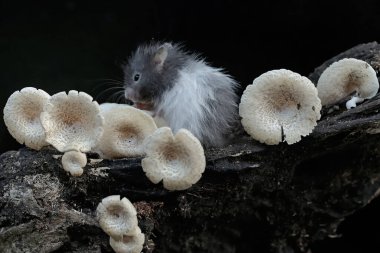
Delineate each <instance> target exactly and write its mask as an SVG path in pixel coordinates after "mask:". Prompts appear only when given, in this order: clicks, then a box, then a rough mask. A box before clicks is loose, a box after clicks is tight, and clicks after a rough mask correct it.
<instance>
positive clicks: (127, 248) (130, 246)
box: [110, 227, 145, 253]
mask: <svg viewBox="0 0 380 253" xmlns="http://www.w3.org/2000/svg"><path fill="white" fill-rule="evenodd" d="M144 241H145V236H144V234H143V233H141V229H140V228H139V227H136V229H135V232H134V233H133V235H124V236H123V239H121V240H120V241H118V240H115V239H114V238H112V237H110V245H111V247H112V249H113V250H114V251H115V252H116V253H140V252H141V251H142V249H143V246H144Z"/></svg>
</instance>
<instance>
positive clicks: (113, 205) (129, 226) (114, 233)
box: [96, 195, 137, 241]
mask: <svg viewBox="0 0 380 253" xmlns="http://www.w3.org/2000/svg"><path fill="white" fill-rule="evenodd" d="M96 216H97V219H98V221H99V225H100V227H101V228H102V229H103V231H104V232H106V233H107V234H108V235H109V236H111V237H113V238H114V240H117V241H120V240H122V238H123V236H124V235H127V236H133V235H134V234H135V233H136V231H135V228H136V227H137V213H136V209H135V207H134V206H133V205H132V203H131V202H130V201H129V200H128V199H127V198H123V199H121V200H120V195H112V196H108V197H106V198H104V199H103V200H102V202H101V203H99V205H98V207H97V209H96Z"/></svg>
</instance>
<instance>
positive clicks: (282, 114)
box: [239, 69, 321, 145]
mask: <svg viewBox="0 0 380 253" xmlns="http://www.w3.org/2000/svg"><path fill="white" fill-rule="evenodd" d="M320 110H321V101H320V100H319V98H318V94H317V89H316V88H315V87H314V85H313V83H312V82H311V81H310V80H309V79H307V78H306V77H303V76H301V75H299V74H297V73H294V72H292V71H290V70H286V69H280V70H272V71H268V72H266V73H264V74H262V75H261V76H259V77H258V78H256V79H255V80H254V81H253V83H252V84H251V85H248V86H247V88H246V89H245V91H244V93H243V95H242V98H241V102H240V105H239V114H240V116H241V117H242V124H243V127H244V129H245V130H246V131H247V133H248V134H250V135H251V136H252V138H254V139H256V140H258V141H260V142H262V143H266V144H269V145H274V144H278V143H280V142H281V141H286V142H287V143H288V144H293V143H296V142H298V141H300V140H301V136H306V135H308V134H310V133H311V132H312V130H313V129H314V127H315V126H316V125H317V120H319V119H320V117H321V114H320Z"/></svg>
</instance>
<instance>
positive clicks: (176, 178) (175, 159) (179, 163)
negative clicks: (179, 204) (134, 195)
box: [141, 127, 206, 190]
mask: <svg viewBox="0 0 380 253" xmlns="http://www.w3.org/2000/svg"><path fill="white" fill-rule="evenodd" d="M145 152H146V158H144V159H143V160H142V163H141V164H142V167H143V170H144V172H145V173H146V176H147V177H148V178H149V179H150V181H152V182H153V183H155V184H157V183H158V182H160V181H161V180H162V181H163V184H164V187H165V188H166V189H168V190H184V189H187V188H189V187H191V185H193V184H195V183H196V182H197V181H198V180H199V179H200V178H201V176H202V173H203V172H204V169H205V166H206V159H205V155H204V151H203V147H202V145H201V143H200V142H199V140H198V139H197V138H196V137H195V136H194V135H192V134H191V133H190V132H189V131H188V130H185V129H180V130H179V131H178V133H177V134H176V135H175V136H173V133H172V131H171V130H170V128H168V127H162V128H159V129H157V130H156V131H155V132H154V133H153V135H151V136H150V137H149V138H148V139H147V141H146V145H145Z"/></svg>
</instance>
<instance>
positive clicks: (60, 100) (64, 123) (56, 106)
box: [41, 90, 103, 152]
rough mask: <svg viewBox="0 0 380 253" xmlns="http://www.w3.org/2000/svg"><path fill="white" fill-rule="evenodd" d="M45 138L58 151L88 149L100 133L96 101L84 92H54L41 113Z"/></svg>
mask: <svg viewBox="0 0 380 253" xmlns="http://www.w3.org/2000/svg"><path fill="white" fill-rule="evenodd" d="M41 122H42V125H43V127H44V128H45V132H46V141H47V142H49V143H50V144H52V145H53V146H54V147H55V148H56V149H58V150H59V151H61V152H66V151H70V150H76V151H81V152H88V151H90V150H91V148H92V147H94V146H95V145H96V143H97V141H98V140H99V138H100V137H101V135H102V133H103V118H102V116H101V115H100V109H99V105H98V103H97V102H95V101H92V97H91V96H90V95H88V94H86V93H84V92H79V93H78V91H75V90H71V91H69V93H68V94H66V93H65V92H60V93H57V94H55V95H53V96H52V97H51V98H50V100H49V102H48V103H47V104H46V105H45V107H44V111H43V112H42V113H41Z"/></svg>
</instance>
